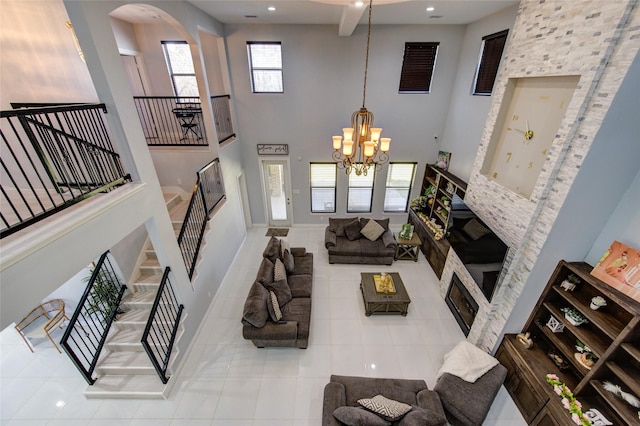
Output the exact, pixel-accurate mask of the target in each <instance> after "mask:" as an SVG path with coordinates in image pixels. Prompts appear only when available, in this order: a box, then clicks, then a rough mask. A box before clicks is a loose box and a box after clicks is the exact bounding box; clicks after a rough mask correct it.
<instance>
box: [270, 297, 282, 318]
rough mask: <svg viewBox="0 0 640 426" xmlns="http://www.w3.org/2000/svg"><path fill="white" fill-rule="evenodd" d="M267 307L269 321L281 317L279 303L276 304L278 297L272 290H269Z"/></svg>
mask: <svg viewBox="0 0 640 426" xmlns="http://www.w3.org/2000/svg"><path fill="white" fill-rule="evenodd" d="M267 308H268V309H269V316H270V317H271V321H273V322H278V321H280V320H281V319H282V311H281V310H280V305H278V297H277V296H276V294H275V293H274V292H272V291H270V292H269V299H268V300H267Z"/></svg>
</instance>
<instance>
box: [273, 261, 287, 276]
mask: <svg viewBox="0 0 640 426" xmlns="http://www.w3.org/2000/svg"><path fill="white" fill-rule="evenodd" d="M286 278H287V270H286V269H285V267H284V263H282V260H280V259H276V264H275V265H274V267H273V280H274V281H280V280H284V279H286Z"/></svg>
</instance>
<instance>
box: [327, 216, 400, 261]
mask: <svg viewBox="0 0 640 426" xmlns="http://www.w3.org/2000/svg"><path fill="white" fill-rule="evenodd" d="M369 220H370V219H369V218H358V217H349V218H329V226H327V228H326V229H325V234H324V245H325V247H326V248H327V250H328V251H329V263H355V264H370V265H391V264H392V263H393V260H394V257H395V255H396V249H397V247H398V243H397V241H396V238H395V236H394V235H393V232H392V231H391V230H390V229H389V219H375V222H376V223H378V224H379V225H380V226H381V227H382V228H383V230H384V232H383V233H382V235H380V236H379V237H378V238H377V239H376V240H375V241H371V240H370V239H369V238H367V237H365V236H364V235H362V234H361V230H362V229H364V228H365V226H366V225H367V223H368V222H369Z"/></svg>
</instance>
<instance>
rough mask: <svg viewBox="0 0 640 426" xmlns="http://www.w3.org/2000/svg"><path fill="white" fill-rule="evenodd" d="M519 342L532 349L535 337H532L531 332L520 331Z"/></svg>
mask: <svg viewBox="0 0 640 426" xmlns="http://www.w3.org/2000/svg"><path fill="white" fill-rule="evenodd" d="M516 338H517V339H518V342H520V343H521V344H522V346H524V347H525V348H527V349H531V348H532V347H533V339H531V333H529V332H526V333H520V334H518V335H517V336H516Z"/></svg>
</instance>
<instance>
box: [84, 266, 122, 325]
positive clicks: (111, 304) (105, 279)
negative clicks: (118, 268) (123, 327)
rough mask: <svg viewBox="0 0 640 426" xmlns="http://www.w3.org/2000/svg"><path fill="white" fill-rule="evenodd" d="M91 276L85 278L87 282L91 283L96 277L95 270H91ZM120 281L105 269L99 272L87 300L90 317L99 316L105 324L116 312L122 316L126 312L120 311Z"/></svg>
mask: <svg viewBox="0 0 640 426" xmlns="http://www.w3.org/2000/svg"><path fill="white" fill-rule="evenodd" d="M90 272H91V274H90V275H88V276H86V277H85V278H84V281H85V282H89V281H90V280H91V277H92V276H93V275H94V272H95V268H92V269H90ZM120 287H121V284H120V281H119V280H118V277H116V276H115V273H113V272H112V271H107V270H104V269H100V270H98V273H97V275H96V278H95V281H94V283H93V286H92V287H91V292H90V293H89V297H88V298H87V304H88V307H87V313H88V314H89V315H98V316H99V317H100V321H101V322H102V323H103V324H105V323H106V321H107V318H109V315H111V312H113V310H114V309H115V310H116V315H119V314H122V313H123V312H124V311H123V310H122V309H120V306H119V303H118V296H119V295H120Z"/></svg>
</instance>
